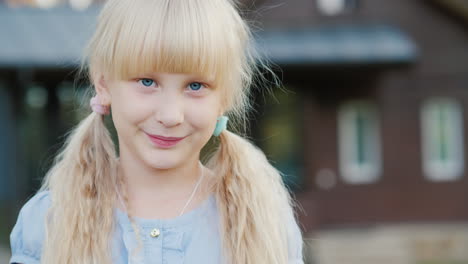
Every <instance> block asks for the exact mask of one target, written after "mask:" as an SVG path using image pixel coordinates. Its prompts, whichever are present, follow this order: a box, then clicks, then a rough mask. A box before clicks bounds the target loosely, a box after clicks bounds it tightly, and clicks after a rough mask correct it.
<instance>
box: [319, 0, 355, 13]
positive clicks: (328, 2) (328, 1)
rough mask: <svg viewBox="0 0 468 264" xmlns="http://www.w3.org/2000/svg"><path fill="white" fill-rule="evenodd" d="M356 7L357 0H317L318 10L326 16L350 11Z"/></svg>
mask: <svg viewBox="0 0 468 264" xmlns="http://www.w3.org/2000/svg"><path fill="white" fill-rule="evenodd" d="M356 7H357V0H317V8H318V10H319V11H320V12H321V13H322V14H324V15H327V16H335V15H339V14H342V13H345V12H350V11H352V10H354V9H356Z"/></svg>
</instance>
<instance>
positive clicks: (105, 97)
mask: <svg viewBox="0 0 468 264" xmlns="http://www.w3.org/2000/svg"><path fill="white" fill-rule="evenodd" d="M94 88H95V89H96V93H97V94H98V95H99V98H100V99H101V104H102V105H106V106H108V105H110V104H111V94H110V90H109V86H108V82H107V81H106V79H105V78H104V75H102V74H99V75H97V76H95V78H94Z"/></svg>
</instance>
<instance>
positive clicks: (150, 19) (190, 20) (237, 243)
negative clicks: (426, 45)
mask: <svg viewBox="0 0 468 264" xmlns="http://www.w3.org/2000/svg"><path fill="white" fill-rule="evenodd" d="M251 43H252V39H251V35H250V33H249V30H248V27H247V26H246V23H245V22H244V21H243V20H242V19H241V17H240V16H239V14H238V12H237V11H236V8H235V6H234V4H233V3H232V2H231V1H230V0H110V1H108V2H107V3H106V5H105V6H104V8H103V10H102V12H101V14H100V16H99V20H98V26H97V29H96V32H95V34H94V36H93V37H92V39H91V41H90V44H89V46H88V49H87V53H86V60H85V61H86V63H84V65H86V66H84V67H83V70H86V71H87V73H88V75H89V78H90V80H91V83H92V84H93V87H94V91H95V93H96V96H95V97H94V98H93V99H92V100H91V108H92V110H93V112H92V113H91V114H90V115H89V116H88V117H86V118H85V119H84V120H83V121H82V122H81V123H80V124H79V125H78V126H77V127H76V129H75V130H74V131H73V132H72V133H71V134H70V136H69V138H68V140H67V142H66V144H65V147H64V149H63V151H62V152H61V153H60V154H59V156H58V157H57V159H56V163H55V164H54V166H53V167H52V169H51V170H50V171H49V172H48V174H47V175H46V177H45V180H44V182H43V186H42V188H41V190H40V191H39V192H38V193H37V194H36V195H35V196H34V197H33V198H32V199H30V200H29V201H28V202H27V203H26V205H24V207H23V208H22V210H21V212H20V215H19V217H18V221H17V223H16V225H15V227H14V229H13V231H12V233H11V248H12V252H13V254H12V258H11V260H10V263H24V264H35V263H46V264H59V263H60V264H64V263H67V264H68V263H70V264H71V263H86V264H90V263H93V264H107V263H109V264H110V263H118V264H120V263H135V264H137V263H141V264H143V263H145V264H146V263H171V264H172V263H186V264H190V263H208V264H211V263H232V264H244V263H247V264H260V263H267V264H284V263H303V261H302V253H301V250H302V239H301V234H300V231H299V228H298V226H297V224H296V221H295V219H294V215H293V211H292V206H291V205H292V203H291V198H290V196H289V194H288V192H287V190H286V189H285V187H284V185H283V183H282V180H281V176H280V174H279V172H278V171H277V170H276V169H275V168H273V167H272V166H271V165H270V164H269V163H268V160H267V159H266V157H265V155H264V154H263V153H262V152H261V151H260V150H259V149H258V148H256V147H255V146H253V145H252V144H251V143H250V142H248V141H247V140H246V139H244V138H243V137H241V136H239V135H237V134H235V133H233V132H230V131H228V130H226V129H225V126H226V122H227V120H228V118H227V115H229V116H230V117H231V120H238V121H240V122H239V123H240V124H244V123H245V120H246V117H245V114H246V110H247V109H248V108H249V103H248V95H249V90H248V89H249V86H250V84H251V83H252V81H253V74H254V73H255V72H257V71H256V70H255V67H256V66H255V65H259V64H258V59H257V58H256V57H255V56H254V53H253V50H252V47H251V46H250V45H251ZM110 112H112V121H113V125H114V127H115V129H116V131H117V140H118V147H119V148H118V155H117V154H116V152H117V151H116V149H115V147H114V145H113V141H112V139H111V137H110V136H109V132H108V130H107V128H106V126H105V125H104V117H105V115H107V114H109V113H110ZM213 134H214V136H216V137H217V139H219V140H216V142H217V143H218V144H217V148H216V150H215V152H214V153H213V154H212V155H211V156H210V158H209V160H208V161H207V162H206V164H202V163H201V162H200V161H199V159H200V151H201V149H202V148H203V147H204V146H205V145H206V144H207V142H208V141H209V139H210V138H211V136H212V135H213ZM216 142H215V143H216Z"/></svg>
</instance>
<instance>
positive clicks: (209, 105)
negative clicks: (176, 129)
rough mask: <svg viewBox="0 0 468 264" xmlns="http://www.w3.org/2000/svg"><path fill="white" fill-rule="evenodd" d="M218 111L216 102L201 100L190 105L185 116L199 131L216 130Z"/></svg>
mask: <svg viewBox="0 0 468 264" xmlns="http://www.w3.org/2000/svg"><path fill="white" fill-rule="evenodd" d="M218 109H219V108H218V104H217V101H216V100H214V99H210V100H201V101H200V102H196V103H193V104H190V105H188V107H187V109H186V114H185V116H186V120H187V121H189V122H190V123H191V124H192V126H193V127H196V128H198V129H206V130H212V129H213V130H214V127H215V125H216V118H217V117H218Z"/></svg>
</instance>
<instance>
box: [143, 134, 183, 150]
mask: <svg viewBox="0 0 468 264" xmlns="http://www.w3.org/2000/svg"><path fill="white" fill-rule="evenodd" d="M145 134H146V135H147V136H148V138H149V139H150V140H151V142H152V143H153V144H154V145H156V146H157V147H160V148H170V147H173V146H175V145H177V143H179V142H180V141H182V140H183V139H184V138H186V137H164V136H160V135H153V134H149V133H146V132H145Z"/></svg>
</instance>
